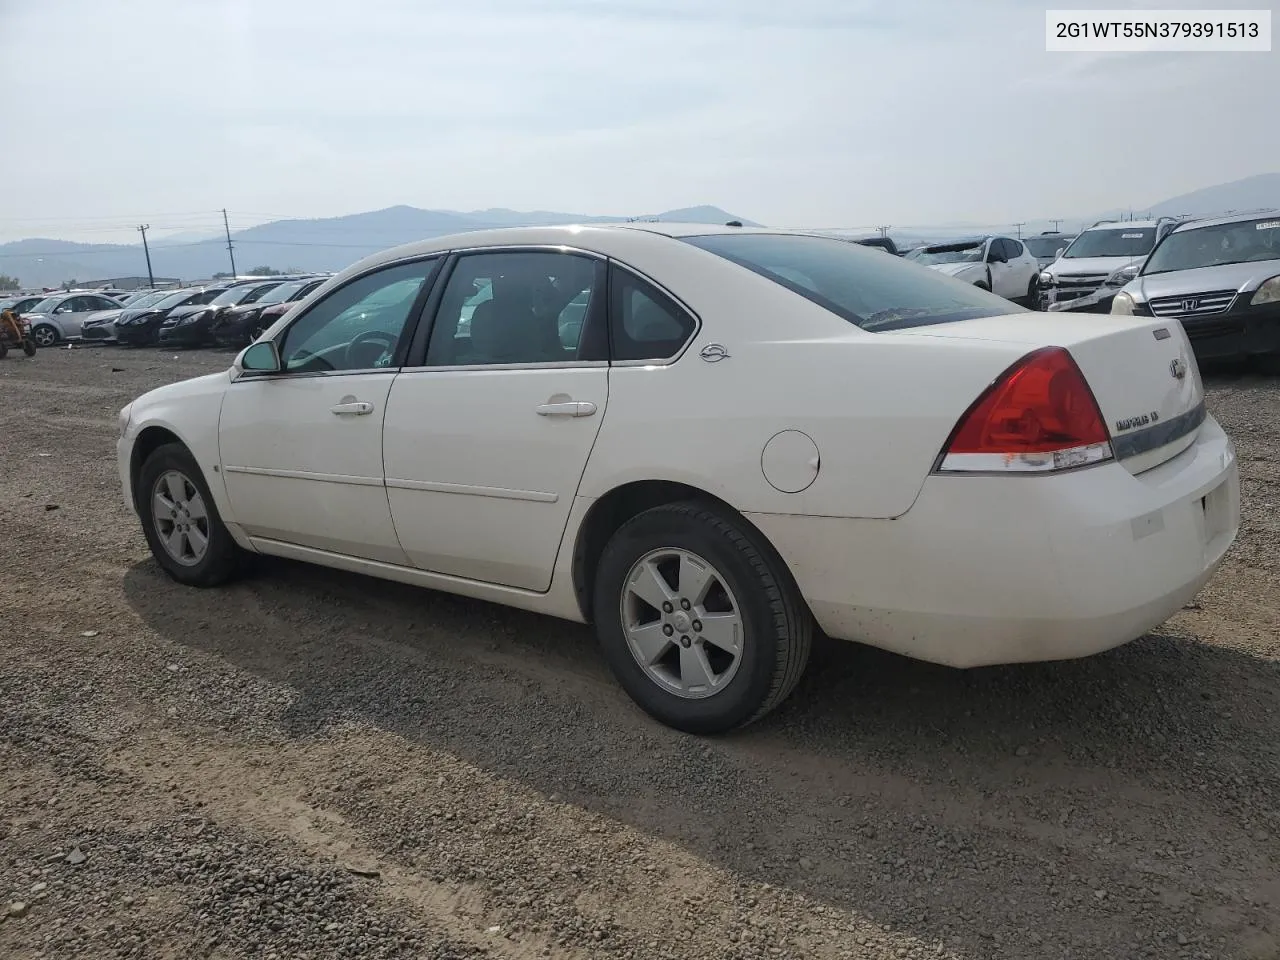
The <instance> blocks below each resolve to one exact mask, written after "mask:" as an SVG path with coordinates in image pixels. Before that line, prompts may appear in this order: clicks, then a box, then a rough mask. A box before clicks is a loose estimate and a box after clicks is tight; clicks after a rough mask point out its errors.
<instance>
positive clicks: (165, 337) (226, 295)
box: [158, 277, 284, 347]
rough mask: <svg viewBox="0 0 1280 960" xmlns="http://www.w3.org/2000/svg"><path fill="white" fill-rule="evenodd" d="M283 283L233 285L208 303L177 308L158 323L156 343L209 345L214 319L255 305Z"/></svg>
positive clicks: (277, 280) (266, 282)
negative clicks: (242, 307)
mask: <svg viewBox="0 0 1280 960" xmlns="http://www.w3.org/2000/svg"><path fill="white" fill-rule="evenodd" d="M283 282H284V281H283V280H282V279H281V278H279V277H276V278H274V279H271V280H250V281H245V282H242V283H235V284H232V285H231V286H229V287H228V288H227V289H226V290H223V291H222V293H220V294H218V295H217V296H216V297H214V298H213V299H212V300H206V301H204V302H202V303H195V304H190V305H188V306H183V307H178V308H176V309H174V310H171V311H170V312H169V315H168V316H167V317H165V318H164V321H163V322H162V323H161V324H160V332H159V334H158V336H159V342H160V343H162V344H164V345H166V346H182V347H201V346H204V345H205V344H206V343H211V342H213V338H212V336H211V330H212V327H213V325H214V324H215V323H216V322H217V320H218V318H219V317H220V316H222V314H223V313H225V312H226V311H227V310H230V309H231V308H232V307H234V306H236V305H237V304H247V303H256V302H258V300H260V299H261V298H262V297H263V296H264V295H266V294H267V293H268V292H269V291H271V290H274V289H275V288H276V287H278V286H280V284H281V283H283Z"/></svg>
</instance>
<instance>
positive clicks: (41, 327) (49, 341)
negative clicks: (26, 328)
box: [31, 323, 61, 347]
mask: <svg viewBox="0 0 1280 960" xmlns="http://www.w3.org/2000/svg"><path fill="white" fill-rule="evenodd" d="M31 339H32V340H34V341H35V343H36V346H37V347H52V346H53V345H54V344H55V343H57V342H58V340H59V339H61V338H60V336H59V334H58V328H57V327H55V326H53V325H52V324H48V323H37V324H36V325H35V328H34V329H32V331H31Z"/></svg>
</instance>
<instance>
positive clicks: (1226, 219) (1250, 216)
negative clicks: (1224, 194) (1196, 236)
mask: <svg viewBox="0 0 1280 960" xmlns="http://www.w3.org/2000/svg"><path fill="white" fill-rule="evenodd" d="M1268 218H1276V219H1280V207H1264V208H1263V209H1261V210H1245V211H1241V212H1240V213H1231V214H1227V215H1224V216H1221V217H1204V218H1202V219H1199V220H1188V221H1187V222H1186V223H1180V224H1178V226H1177V227H1175V228H1174V232H1175V233H1177V232H1180V231H1182V230H1198V229H1200V228H1201V227H1220V226H1222V225H1223V224H1227V223H1247V222H1248V221H1250V220H1265V219H1268Z"/></svg>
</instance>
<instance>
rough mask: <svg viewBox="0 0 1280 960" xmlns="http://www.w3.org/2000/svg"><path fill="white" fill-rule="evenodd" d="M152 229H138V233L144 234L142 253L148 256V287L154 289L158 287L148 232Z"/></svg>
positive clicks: (148, 227)
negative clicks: (153, 269)
mask: <svg viewBox="0 0 1280 960" xmlns="http://www.w3.org/2000/svg"><path fill="white" fill-rule="evenodd" d="M149 229H151V225H150V224H147V225H146V226H142V227H138V232H139V233H140V234H142V252H143V253H145V254H146V255H147V286H149V287H154V286H155V285H156V278H155V274H153V273H152V272H151V248H150V247H148V246H147V231H148V230H149Z"/></svg>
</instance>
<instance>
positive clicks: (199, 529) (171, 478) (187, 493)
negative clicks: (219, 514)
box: [151, 470, 209, 567]
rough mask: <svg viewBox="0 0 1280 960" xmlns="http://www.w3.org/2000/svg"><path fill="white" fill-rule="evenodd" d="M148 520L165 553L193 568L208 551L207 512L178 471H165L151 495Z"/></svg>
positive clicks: (197, 491)
mask: <svg viewBox="0 0 1280 960" xmlns="http://www.w3.org/2000/svg"><path fill="white" fill-rule="evenodd" d="M151 517H152V520H153V522H154V523H155V528H156V535H157V536H158V537H159V538H160V543H161V544H162V545H163V546H164V549H165V552H166V553H168V554H169V556H171V557H172V558H173V559H174V560H176V561H177V562H178V563H180V564H182V565H183V566H186V567H194V566H195V565H196V564H198V563H199V562H200V561H201V560H203V559H204V555H205V554H206V553H207V552H208V550H209V512H208V510H206V509H205V504H204V497H202V496H201V495H200V491H199V489H197V488H196V485H195V484H193V483H192V482H191V480H190V479H189V478H188V477H187V476H186V475H185V474H183V473H181V472H180V471H178V470H167V471H165V472H164V473H162V474H160V476H159V478H157V480H156V483H155V487H154V488H153V489H152V491H151Z"/></svg>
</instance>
